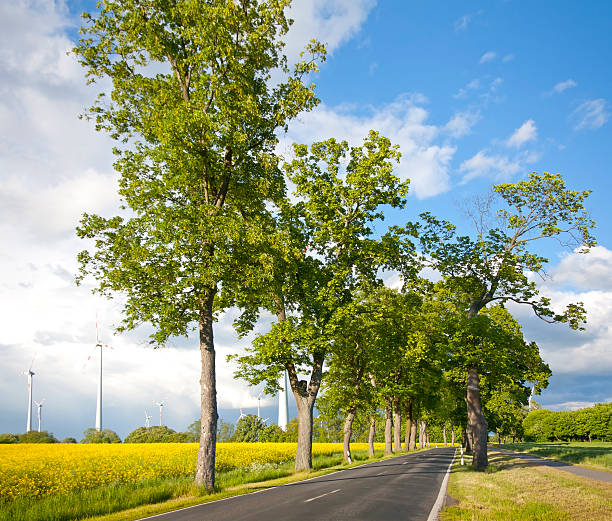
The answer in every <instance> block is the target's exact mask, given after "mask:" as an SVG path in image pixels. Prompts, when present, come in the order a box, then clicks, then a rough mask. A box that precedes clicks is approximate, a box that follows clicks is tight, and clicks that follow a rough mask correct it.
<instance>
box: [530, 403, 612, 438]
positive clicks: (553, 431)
mask: <svg viewBox="0 0 612 521" xmlns="http://www.w3.org/2000/svg"><path fill="white" fill-rule="evenodd" d="M523 430H524V439H525V441H537V442H542V441H595V440H597V441H612V402H609V403H599V404H597V405H595V406H593V407H589V408H586V409H579V410H577V411H549V410H547V409H538V410H535V411H531V412H530V413H529V414H528V415H527V416H526V417H525V419H524V420H523Z"/></svg>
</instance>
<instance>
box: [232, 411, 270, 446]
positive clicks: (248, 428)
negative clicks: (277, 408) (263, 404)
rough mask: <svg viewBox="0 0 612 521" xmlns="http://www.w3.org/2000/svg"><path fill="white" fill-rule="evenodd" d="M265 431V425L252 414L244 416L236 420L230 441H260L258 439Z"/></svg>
mask: <svg viewBox="0 0 612 521" xmlns="http://www.w3.org/2000/svg"><path fill="white" fill-rule="evenodd" d="M265 429H266V424H265V423H264V422H263V420H262V419H261V418H259V417H258V416H255V415H254V414H245V415H244V416H243V417H242V418H240V419H239V420H238V423H237V424H236V430H235V432H234V435H233V436H232V441H247V442H253V441H260V439H259V437H260V435H261V434H262V433H263V431H264V430H265Z"/></svg>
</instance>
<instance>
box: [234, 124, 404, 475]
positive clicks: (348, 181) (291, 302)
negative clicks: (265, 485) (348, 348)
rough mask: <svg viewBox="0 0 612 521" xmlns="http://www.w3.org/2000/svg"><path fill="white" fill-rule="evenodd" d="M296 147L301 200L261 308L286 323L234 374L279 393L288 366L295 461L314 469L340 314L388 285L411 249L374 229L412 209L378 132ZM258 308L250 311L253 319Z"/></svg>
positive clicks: (291, 172)
mask: <svg viewBox="0 0 612 521" xmlns="http://www.w3.org/2000/svg"><path fill="white" fill-rule="evenodd" d="M294 151H295V156H296V157H295V159H294V160H293V161H291V162H290V163H288V164H287V165H286V167H285V168H286V172H287V175H288V177H289V179H290V180H291V181H292V182H293V183H294V184H295V187H296V195H297V197H298V198H299V200H298V201H297V202H296V203H295V204H294V205H292V204H290V203H289V202H288V201H287V203H286V204H285V211H284V213H281V215H280V218H279V220H278V221H277V228H276V229H275V231H274V232H273V237H274V238H275V240H276V241H277V242H278V243H283V242H284V244H285V245H286V246H285V248H284V254H283V255H278V256H276V258H275V259H273V260H272V262H271V267H268V266H266V268H268V269H269V271H270V273H271V275H270V279H269V281H268V282H267V283H266V287H267V288H268V290H269V295H270V298H269V299H268V301H267V302H266V301H262V302H260V303H259V306H261V307H268V309H269V310H270V311H272V312H273V313H275V314H276V317H277V320H278V322H277V323H275V324H273V326H272V329H271V331H270V332H269V333H268V334H266V335H262V336H259V337H258V338H256V339H255V341H254V342H253V345H252V346H251V347H250V348H249V349H248V354H247V355H245V356H243V357H240V358H238V370H237V372H236V375H237V376H239V377H241V378H244V379H246V380H247V381H249V382H250V383H252V384H257V383H259V382H262V381H266V382H267V387H266V389H268V391H269V392H270V393H273V392H274V389H276V388H277V383H276V382H277V380H278V376H279V375H280V374H281V373H282V371H284V370H287V372H288V374H289V382H290V385H291V389H292V391H293V395H294V397H295V400H296V403H297V409H298V419H299V432H298V447H297V453H296V463H295V465H296V470H304V469H309V468H311V466H312V411H313V407H314V404H315V400H316V398H317V395H318V392H319V389H320V386H321V381H322V378H323V364H324V362H325V359H326V357H327V356H328V354H329V353H330V350H331V349H332V347H333V339H334V338H335V333H336V329H337V328H338V327H341V324H342V320H341V319H340V318H339V317H340V316H341V315H342V312H343V310H344V309H345V307H346V306H350V305H352V303H353V301H354V299H355V296H356V295H357V294H358V293H359V291H362V290H364V289H365V288H368V287H374V286H379V285H381V284H382V281H380V280H379V279H378V277H377V274H378V270H379V268H381V267H383V266H385V265H392V264H393V263H394V262H396V261H397V260H398V259H401V258H403V255H402V250H403V249H405V248H409V247H410V244H409V241H405V240H404V239H403V237H400V236H398V235H397V234H396V233H395V232H394V231H389V232H388V233H386V234H384V235H383V236H382V237H380V238H375V237H374V232H373V230H372V224H371V223H373V222H374V221H377V220H381V219H382V218H383V211H382V208H383V206H384V205H390V206H392V207H403V206H404V204H405V195H406V193H407V191H408V182H401V181H400V180H399V179H398V178H397V177H396V176H395V175H394V174H393V169H394V166H395V164H396V163H397V161H398V160H399V157H400V154H399V151H398V149H397V146H392V145H391V143H390V141H389V140H388V139H387V138H385V137H383V136H380V135H379V134H378V133H377V132H374V131H371V132H370V133H369V135H368V136H367V137H366V138H365V139H364V143H363V145H361V146H355V147H351V148H349V145H348V143H347V142H345V141H343V142H338V141H336V140H335V139H329V140H327V141H323V142H318V143H314V144H313V145H312V146H311V147H310V149H309V147H307V146H306V145H295V146H294ZM287 207H288V208H287ZM287 214H288V215H289V216H291V218H290V219H288V218H286V217H285V216H286V215H287ZM260 271H265V270H264V269H262V270H260ZM258 310H259V308H257V309H256V310H254V308H252V307H251V308H250V311H249V308H248V306H247V310H246V311H247V313H246V315H247V317H249V319H252V318H253V317H254V316H256V315H257V313H256V312H254V311H257V312H258ZM301 374H308V375H309V380H308V381H306V380H302V379H300V375H301ZM268 391H267V392H268Z"/></svg>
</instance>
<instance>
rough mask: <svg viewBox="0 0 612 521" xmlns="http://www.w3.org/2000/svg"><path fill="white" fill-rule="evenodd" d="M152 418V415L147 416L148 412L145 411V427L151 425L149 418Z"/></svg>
mask: <svg viewBox="0 0 612 521" xmlns="http://www.w3.org/2000/svg"><path fill="white" fill-rule="evenodd" d="M151 418H153V416H149V413H147V411H145V427H146V428H147V429H148V428H149V427H150V426H151V425H150V424H149V420H150V419H151Z"/></svg>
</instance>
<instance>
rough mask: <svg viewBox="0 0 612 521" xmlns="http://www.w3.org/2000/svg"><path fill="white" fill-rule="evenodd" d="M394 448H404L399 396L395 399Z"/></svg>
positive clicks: (396, 449)
mask: <svg viewBox="0 0 612 521" xmlns="http://www.w3.org/2000/svg"><path fill="white" fill-rule="evenodd" d="M393 420H394V421H393V450H395V451H399V450H402V412H401V411H400V407H399V398H394V400H393Z"/></svg>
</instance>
